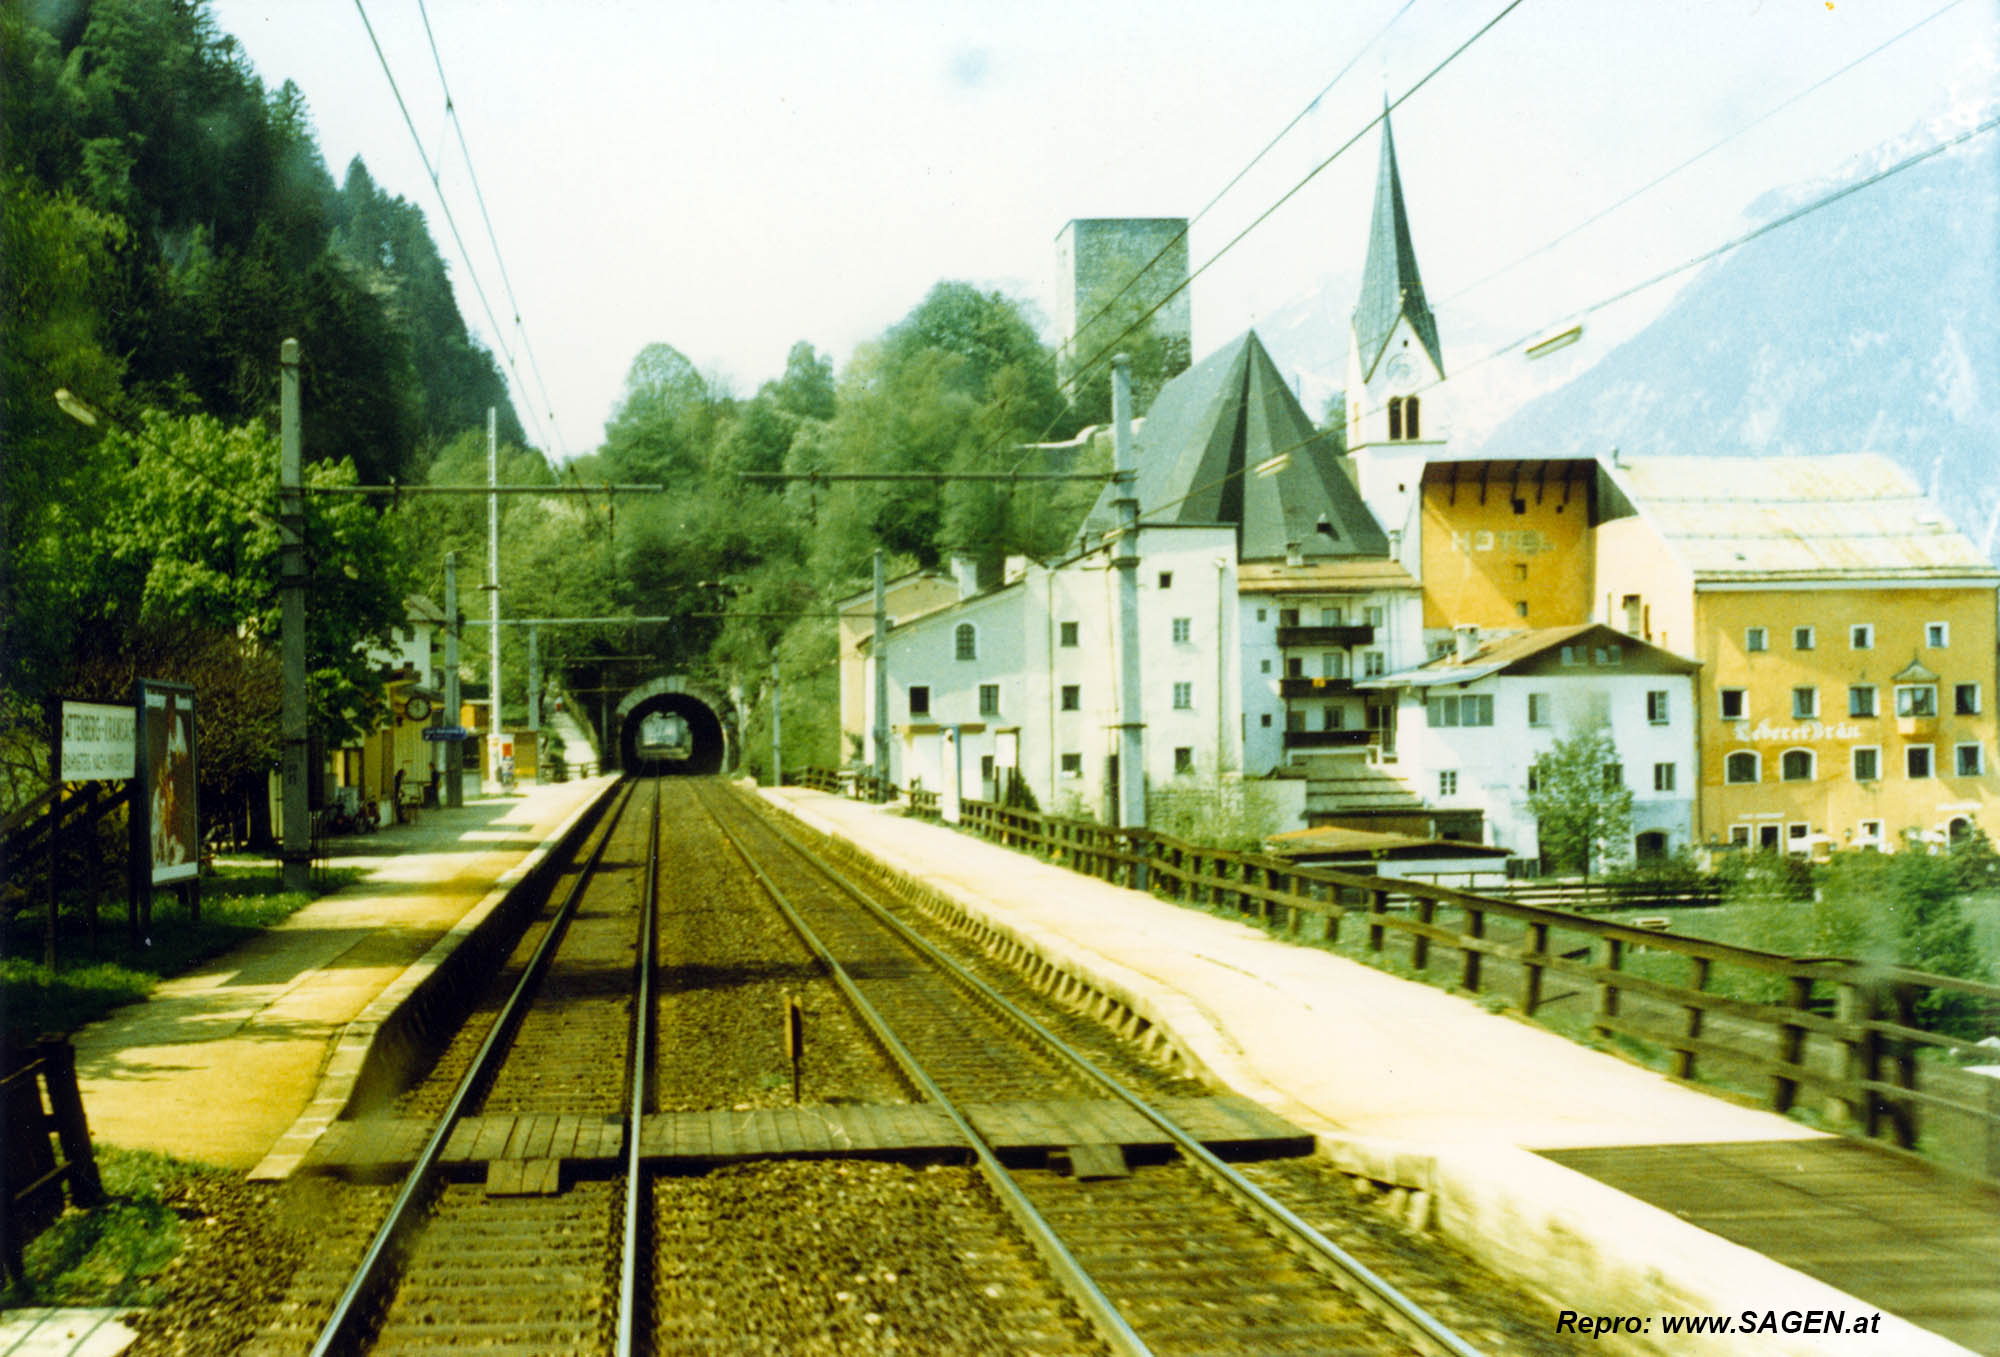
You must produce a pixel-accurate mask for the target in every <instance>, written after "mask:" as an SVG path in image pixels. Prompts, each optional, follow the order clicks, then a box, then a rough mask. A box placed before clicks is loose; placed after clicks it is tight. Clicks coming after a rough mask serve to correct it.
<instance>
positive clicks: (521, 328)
mask: <svg viewBox="0 0 2000 1357" xmlns="http://www.w3.org/2000/svg"><path fill="white" fill-rule="evenodd" d="M1954 2H1956V0H1954ZM417 14H418V15H419V16H420V17H421V18H422V19H423V21H424V38H425V40H426V41H428V42H429V43H430V48H431V61H432V63H433V64H434V65H436V67H437V75H438V87H439V88H440V89H441V90H443V92H444V111H445V116H446V117H448V118H449V119H450V120H451V125H452V130H453V131H455V132H456V133H457V134H458V151H459V155H460V156H461V157H463V159H464V160H465V174H466V178H467V179H469V180H470V181H471V183H472V197H473V200H474V201H475V202H477V203H478V204H479V217H480V220H481V221H483V222H484V223H485V224H486V240H487V243H488V244H490V245H491V246H492V247H493V263H494V266H495V267H496V268H497V269H498V270H499V271H500V286H501V287H502V288H503V289H504V290H505V291H506V294H507V307H508V309H509V310H510V311H511V312H513V315H514V328H515V332H516V333H517V334H519V335H520V337H521V351H522V352H523V353H525V354H526V355H527V358H528V370H529V371H530V372H532V373H534V375H535V385H536V387H537V389H538V390H539V391H540V392H541V396H542V404H543V405H545V406H547V407H549V408H548V420H549V428H550V429H551V430H553V431H554V433H555V441H556V449H557V451H558V452H559V454H560V455H561V457H562V460H564V461H565V462H567V461H568V460H569V445H568V444H567V443H566V442H565V441H564V439H563V436H562V425H561V424H559V423H557V422H556V412H555V402H554V401H552V400H550V399H549V388H548V383H547V382H545V381H543V380H542V365H541V364H540V363H538V362H537V361H536V360H535V346H534V344H533V342H532V341H531V340H530V339H529V337H528V327H527V325H526V324H525V323H524V322H523V321H522V319H521V303H520V302H519V301H518V300H517V299H516V298H515V296H514V280H513V279H512V278H511V277H509V276H508V273H507V258H506V256H505V255H504V254H502V253H501V251H500V237H499V236H498V235H497V234H496V233H495V232H494V230H493V216H492V214H491V213H489V212H488V211H487V210H486V194H485V193H484V192H483V191H482V190H481V189H480V187H479V171H478V170H477V169H476V168H474V166H473V163H472V147H471V146H469V145H467V144H466V140H465V124H464V123H463V122H461V121H460V120H459V116H458V104H457V101H456V100H454V99H453V98H452V97H451V82H450V81H449V80H448V79H446V77H445V73H444V56H443V54H442V53H440V52H439V51H438V43H437V35H436V34H435V33H434V32H432V31H431V15H430V10H429V9H428V8H427V7H426V6H425V4H424V0H417ZM439 158H440V159H442V156H440V157H439ZM440 196H442V193H441V192H440ZM467 263H468V266H469V264H470V261H469V260H468V261H467ZM516 375H517V376H518V375H519V374H518V373H517V374H516ZM522 394H524V395H525V394H526V391H525V388H524V390H523V393H522Z"/></svg>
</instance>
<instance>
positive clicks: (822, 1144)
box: [309, 1097, 1313, 1190]
mask: <svg viewBox="0 0 2000 1357" xmlns="http://www.w3.org/2000/svg"><path fill="white" fill-rule="evenodd" d="M1160 1107H1161V1110H1162V1111H1163V1112H1164V1113H1165V1114H1166V1115H1167V1116H1168V1117H1169V1118H1170V1119H1172V1120H1173V1121H1174V1122H1175V1124H1177V1125H1179V1126H1180V1127H1181V1128H1183V1129H1184V1130H1186V1131H1187V1132H1188V1133H1189V1134H1190V1135H1193V1136H1194V1137H1195V1138H1196V1139H1198V1140H1200V1141H1201V1142H1202V1143H1203V1144H1205V1145H1207V1146H1208V1148H1209V1149H1210V1150H1212V1151H1214V1152H1215V1153H1217V1154H1221V1155H1237V1156H1241V1155H1263V1156H1272V1155H1285V1154H1308V1153H1310V1152H1311V1150H1312V1144H1313V1142H1312V1137H1311V1136H1310V1135H1308V1134H1306V1133H1305V1132H1303V1131H1301V1130H1299V1129H1298V1128H1297V1127H1295V1126H1292V1125H1291V1124H1290V1123H1288V1122H1286V1121H1284V1120H1282V1119H1281V1118H1278V1117H1276V1116H1273V1115H1272V1114H1271V1113H1269V1112H1266V1111H1265V1110H1264V1109H1263V1108H1261V1107H1258V1106H1257V1105H1256V1104H1255V1103H1251V1102H1249V1101H1247V1100H1245V1099H1242V1098H1236V1097H1222V1098H1170V1099H1164V1100H1162V1102H1161V1104H1160ZM964 1111H965V1115H966V1117H967V1119H968V1120H970V1121H971V1122H972V1124H973V1126H974V1127H975V1128H976V1129H977V1130H978V1131H979V1133H980V1134H981V1135H982V1136H984V1137H986V1139H987V1140H988V1141H989V1142H990V1143H991V1144H992V1145H993V1147H994V1148H995V1149H996V1150H1000V1151H1002V1152H1006V1153H1016V1154H1026V1153H1035V1152H1041V1153H1050V1152H1058V1153H1067V1152H1068V1151H1069V1150H1070V1148H1071V1147H1073V1146H1105V1147H1110V1148H1113V1149H1118V1150H1133V1149H1164V1148H1165V1147H1166V1146H1167V1145H1168V1144H1169V1143H1170V1142H1169V1141H1168V1139H1167V1136H1166V1133H1165V1132H1163V1131H1161V1130H1160V1129H1159V1128H1158V1127H1157V1126H1155V1125H1154V1124H1153V1123H1152V1122H1151V1121H1150V1120H1148V1119H1147V1118H1146V1117H1144V1116H1142V1115H1140V1114H1139V1113H1138V1112H1136V1111H1134V1110H1132V1109H1131V1108H1130V1107H1128V1106H1126V1105H1125V1104H1124V1103H1120V1102H1113V1101H1111V1100H1109V1099H1069V1100H1032V1101H1020V1102H998V1103H970V1104H967V1105H966V1107H965V1109H964ZM432 1130H433V1128H432V1124H431V1123H429V1122H427V1121H423V1120H420V1119H415V1118H394V1117H380V1118H370V1119H366V1120H362V1121H344V1122H336V1123H334V1124H333V1126H331V1127H329V1128H328V1129H327V1131H326V1133H325V1134H324V1135H323V1136H321V1137H320V1141H319V1144H318V1145H317V1146H315V1147H314V1151H313V1154H312V1156H311V1158H310V1160H309V1162H310V1163H311V1164H312V1165H314V1166H315V1167H318V1168H321V1169H329V1170H336V1171H341V1172H346V1173H352V1174H357V1175H371V1176H373V1175H380V1174H383V1173H387V1172H397V1171H404V1170H407V1169H408V1168H409V1166H410V1165H411V1164H413V1163H415V1162H416V1158H417V1155H418V1154H419V1153H420V1152H421V1151H422V1149H423V1147H424V1144H425V1142H426V1141H427V1140H428V1138H429V1137H430V1135H431V1134H432ZM624 1142H625V1137H624V1130H623V1126H622V1124H621V1120H620V1119H619V1118H618V1117H616V1116H609V1115H604V1114H568V1113H565V1114H553V1113H537V1114H532V1115H523V1116H513V1117H509V1116H489V1117H467V1118H465V1119H464V1120H463V1121H461V1122H460V1123H459V1124H458V1126H457V1128H456V1129H455V1130H453V1132H452V1134H451V1139H450V1140H449V1141H447V1142H446V1144H445V1149H444V1153H443V1156H442V1163H443V1164H445V1165H446V1166H448V1167H451V1166H478V1165H489V1166H490V1165H493V1164H498V1163H534V1162H548V1163H554V1164H558V1165H559V1164H561V1163H563V1162H565V1161H567V1162H571V1163H580V1162H591V1161H609V1160H614V1159H616V1158H618V1157H619V1156H620V1155H621V1154H622V1153H623V1152H624V1147H625V1145H624ZM963 1149H964V1143H963V1141H962V1140H961V1139H960V1137H959V1134H958V1130H957V1128H956V1127H955V1126H953V1124H952V1122H951V1119H950V1118H949V1117H948V1116H946V1115H945V1113H944V1112H943V1111H942V1110H941V1109H939V1108H937V1107H934V1106H931V1105H929V1104H926V1103H843V1104H830V1105H824V1106H814V1107H757V1108H707V1109H702V1110H699V1111H692V1112H658V1113H653V1114H650V1115H648V1116H646V1117H645V1118H643V1120H642V1121H641V1125H640V1131H639V1154H640V1157H641V1158H642V1159H646V1160H649V1161H655V1162H669V1163H678V1164H713V1163H727V1162H734V1161H739V1160H746V1159H771V1158H795V1157H799V1156H830V1155H843V1154H875V1155H900V1154H911V1155H935V1154H951V1153H955V1152H958V1151H961V1150H963ZM1105 1162H1106V1163H1109V1162H1110V1159H1109V1157H1107V1158H1106V1160H1105ZM516 1172H517V1171H516V1170H512V1169H509V1170H506V1171H505V1175H514V1174H515V1173H516ZM519 1181H520V1180H519V1179H518V1178H516V1177H514V1176H503V1177H502V1178H501V1179H500V1182H501V1183H502V1184H503V1186H504V1188H505V1190H516V1189H515V1186H514V1185H515V1184H516V1183H517V1182H519ZM532 1181H533V1182H540V1181H542V1180H540V1179H535V1180H532ZM527 1190H539V1189H535V1188H533V1187H532V1186H531V1187H530V1188H529V1189H527Z"/></svg>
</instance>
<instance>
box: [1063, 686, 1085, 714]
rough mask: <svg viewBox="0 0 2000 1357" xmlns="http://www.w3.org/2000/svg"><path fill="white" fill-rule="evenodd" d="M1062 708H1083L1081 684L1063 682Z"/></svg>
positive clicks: (1073, 709) (1074, 709) (1080, 709)
mask: <svg viewBox="0 0 2000 1357" xmlns="http://www.w3.org/2000/svg"><path fill="white" fill-rule="evenodd" d="M1062 709H1063V710H1064V711H1082V710H1083V685H1082V684H1080V683H1065V684H1064V685H1063V688H1062Z"/></svg>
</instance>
